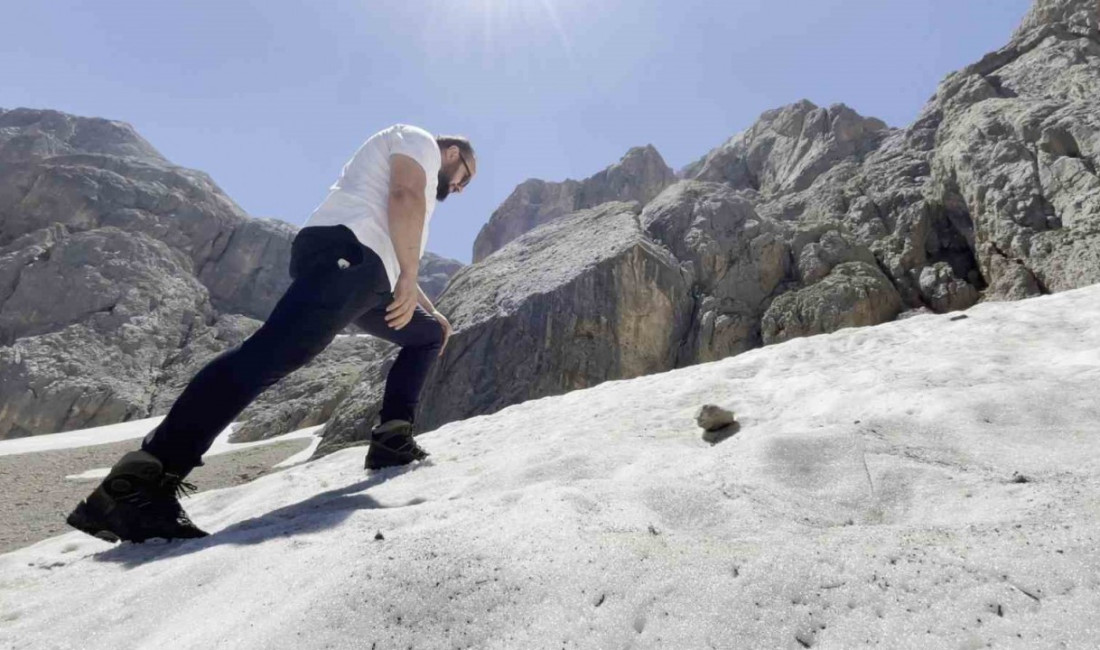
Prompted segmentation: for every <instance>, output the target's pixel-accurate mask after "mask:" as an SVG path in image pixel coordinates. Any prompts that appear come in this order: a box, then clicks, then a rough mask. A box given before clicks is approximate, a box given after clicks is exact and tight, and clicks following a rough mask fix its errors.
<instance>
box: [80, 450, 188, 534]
mask: <svg viewBox="0 0 1100 650" xmlns="http://www.w3.org/2000/svg"><path fill="white" fill-rule="evenodd" d="M195 489H196V488H195V486H194V485H192V484H190V483H186V482H184V480H183V476H181V475H179V474H173V473H171V472H166V471H164V466H163V465H162V464H161V462H160V460H159V459H158V458H157V457H156V456H153V455H152V454H150V453H148V452H146V451H142V450H138V451H131V452H129V453H127V454H126V455H124V456H123V457H122V458H121V459H120V460H119V461H118V462H117V463H115V466H114V467H112V468H111V471H110V473H109V474H107V478H105V479H103V482H102V483H100V484H99V487H97V488H96V489H95V490H94V491H93V492H92V493H91V494H90V495H89V496H88V498H87V499H84V500H83V501H81V502H80V504H79V505H78V506H77V507H76V509H74V510H73V511H72V513H71V514H69V516H68V518H67V519H66V520H65V521H66V523H68V524H69V525H70V526H72V527H73V528H76V529H77V530H80V531H83V532H85V533H88V534H89V535H92V536H93V537H98V538H99V539H102V540H106V541H108V542H118V541H128V542H144V541H145V540H147V539H150V538H153V537H161V538H164V539H168V540H171V539H188V538H192V537H205V536H207V535H208V534H209V533H207V532H206V531H204V530H201V529H199V528H198V527H197V526H195V524H193V523H191V518H190V517H188V516H187V513H186V512H184V510H183V507H182V506H180V503H179V501H178V500H177V496H184V495H189V494H190V493H192V492H194V491H195Z"/></svg>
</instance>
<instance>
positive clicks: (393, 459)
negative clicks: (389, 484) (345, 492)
mask: <svg viewBox="0 0 1100 650" xmlns="http://www.w3.org/2000/svg"><path fill="white" fill-rule="evenodd" d="M429 455H430V454H428V452H426V451H424V449H423V448H421V446H420V445H418V444H416V440H414V439H413V435H412V423H411V422H407V421H405V420H389V421H388V422H385V423H383V424H380V425H378V426H377V427H375V428H374V430H373V431H371V437H370V448H369V449H368V450H367V462H366V469H381V468H383V467H392V466H394V465H406V464H408V463H411V462H412V461H414V460H424V459H425V458H427V457H428V456H429Z"/></svg>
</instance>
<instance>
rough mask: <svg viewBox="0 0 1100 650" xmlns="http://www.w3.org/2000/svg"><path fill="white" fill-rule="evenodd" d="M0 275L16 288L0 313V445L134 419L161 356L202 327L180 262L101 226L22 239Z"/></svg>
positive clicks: (138, 237) (2, 253)
mask: <svg viewBox="0 0 1100 650" xmlns="http://www.w3.org/2000/svg"><path fill="white" fill-rule="evenodd" d="M0 276H3V277H5V278H11V277H13V276H15V277H17V278H18V281H17V283H16V284H15V286H14V290H13V291H11V293H10V294H8V295H7V296H6V299H5V300H4V301H3V306H2V307H0V329H2V331H3V335H4V336H5V339H6V341H5V343H6V344H5V345H3V346H0V405H2V406H0V438H10V437H17V436H25V435H33V434H37V433H43V432H53V431H66V430H69V429H74V428H83V427H89V426H97V425H100V424H110V423H114V422H122V421H126V420H130V419H133V418H136V417H145V416H146V415H147V414H148V413H149V409H150V403H151V401H152V399H153V396H154V394H155V392H156V390H157V383H158V381H159V379H160V374H161V369H162V367H163V366H164V364H165V363H166V361H167V360H168V358H169V356H170V354H171V353H172V352H173V351H174V350H176V349H177V348H179V347H180V346H183V345H186V343H187V340H188V336H189V333H190V332H191V331H193V330H195V329H197V328H202V327H204V326H205V323H206V322H207V321H208V320H210V319H212V318H213V316H214V313H213V308H212V307H211V305H210V302H209V294H208V293H207V292H206V290H205V289H204V288H203V286H202V285H201V284H200V283H199V282H198V281H197V280H196V279H194V278H193V277H192V276H191V275H190V274H189V273H187V271H186V260H185V258H183V256H182V255H180V254H178V253H174V252H173V251H171V250H170V249H169V248H168V247H167V246H165V245H164V244H163V243H162V242H159V241H157V240H155V239H152V238H150V237H147V236H145V235H143V234H140V233H124V232H122V231H120V230H118V229H117V228H112V227H105V228H98V229H94V230H88V231H84V232H78V233H69V232H68V231H67V229H66V228H65V226H63V225H60V224H55V225H53V226H51V227H50V228H48V229H43V230H39V231H35V232H32V233H29V234H27V235H24V236H23V237H20V238H19V239H17V240H15V241H14V242H12V243H11V244H9V245H8V246H6V247H4V248H2V249H0ZM9 286H10V285H9Z"/></svg>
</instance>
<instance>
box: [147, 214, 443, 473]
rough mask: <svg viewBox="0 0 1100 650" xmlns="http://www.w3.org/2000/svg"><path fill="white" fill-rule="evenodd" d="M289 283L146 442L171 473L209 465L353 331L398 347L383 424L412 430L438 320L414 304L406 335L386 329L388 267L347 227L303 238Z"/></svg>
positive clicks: (310, 230)
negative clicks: (261, 405) (283, 386)
mask: <svg viewBox="0 0 1100 650" xmlns="http://www.w3.org/2000/svg"><path fill="white" fill-rule="evenodd" d="M341 259H343V260H346V261H347V264H343V265H342V264H340V263H339V260H341ZM341 266H346V268H341ZM290 277H291V278H292V280H293V282H291V285H290V287H288V288H287V290H286V293H284V294H283V296H282V297H281V298H280V299H279V302H278V303H277V304H276V305H275V309H274V310H273V311H272V312H271V315H270V316H269V317H268V319H267V321H266V322H265V323H264V324H263V326H262V327H260V329H258V330H256V332H255V333H254V334H252V336H250V337H248V339H246V340H245V341H244V342H242V343H241V344H240V345H237V346H236V347H233V348H231V349H229V350H226V351H225V352H223V353H221V354H220V355H218V356H217V357H215V358H214V359H213V360H211V361H210V362H209V363H207V364H206V366H204V367H203V368H202V370H200V371H199V372H198V373H197V374H196V375H195V376H194V378H193V379H191V382H190V383H189V384H188V385H187V388H185V389H184V391H183V393H181V394H180V396H179V397H178V398H176V402H175V403H174V404H173V405H172V408H171V410H169V412H168V415H167V416H166V417H165V418H164V420H163V421H161V423H160V424H159V425H158V426H157V427H156V428H155V429H153V430H152V431H151V432H149V435H147V436H146V437H145V439H144V440H143V441H142V445H141V448H142V449H143V450H145V451H147V452H149V453H151V454H153V455H154V456H156V457H157V458H159V459H160V460H161V462H162V463H164V465H165V467H166V468H168V469H169V470H170V471H174V472H177V473H180V474H184V475H185V474H186V473H187V472H189V471H190V470H191V469H193V468H194V467H198V466H200V465H202V464H203V462H202V455H203V454H204V453H206V451H207V450H208V449H210V445H211V444H212V443H213V442H214V439H215V438H216V437H217V436H218V434H219V433H221V431H222V430H224V429H225V427H226V426H228V425H229V424H230V423H231V422H232V421H233V419H234V418H236V417H237V415H238V414H240V412H241V411H243V410H244V408H245V407H246V406H248V405H249V404H250V403H251V402H252V401H253V400H254V399H256V397H257V396H258V395H259V394H260V393H262V392H263V391H264V390H265V389H266V388H268V387H269V386H271V385H272V384H274V383H275V382H277V381H279V380H280V379H282V378H283V377H285V376H287V375H288V374H290V373H291V372H293V371H295V370H297V369H298V368H300V367H302V366H303V365H305V364H307V363H309V361H310V360H312V359H313V358H314V357H316V356H317V355H318V354H320V353H321V351H322V350H324V349H325V348H326V347H327V346H328V344H329V343H331V342H332V341H333V340H334V339H335V338H336V335H337V333H339V332H340V331H341V330H342V329H344V328H345V327H346V326H347V325H348V324H349V323H353V322H354V323H355V324H357V325H359V326H360V327H362V328H363V329H364V330H366V331H367V332H368V333H370V334H371V335H373V336H377V337H379V338H382V339H385V340H387V341H390V342H392V343H396V344H397V345H399V346H401V352H400V353H399V354H398V355H397V360H396V362H395V363H394V364H393V367H392V368H391V369H390V372H389V375H388V376H387V377H386V389H385V393H384V397H383V401H382V412H381V418H380V421H381V422H386V421H388V420H394V419H400V420H407V421H409V422H412V421H413V412H414V411H415V410H416V405H417V402H418V401H419V398H420V389H421V387H423V385H424V379H425V377H426V376H427V374H428V370H429V369H430V368H431V366H432V362H433V361H434V360H435V358H436V356H437V355H438V354H439V349H440V347H441V346H442V343H443V328H442V326H440V324H439V321H437V320H436V319H435V318H434V317H433V316H431V315H430V314H429V313H428V312H427V311H426V310H424V308H423V307H421V306H420V305H417V307H416V311H415V312H414V313H413V316H412V320H411V321H409V323H408V324H407V325H405V327H403V328H401V329H399V330H397V329H393V328H391V327H390V326H389V325H388V324H387V323H386V320H385V316H386V307H387V306H389V305H390V303H392V302H393V293H391V292H390V283H389V279H388V277H387V276H386V270H385V268H384V267H383V265H382V260H381V259H380V258H379V257H378V255H377V254H376V253H375V252H374V251H372V250H371V249H370V248H368V247H367V246H364V245H363V244H362V243H360V242H359V240H358V239H357V238H356V237H355V234H354V233H352V231H351V230H350V229H348V228H347V227H346V226H342V225H341V226H310V227H307V228H303V229H301V230H300V231H299V232H298V234H297V236H296V237H295V238H294V242H293V243H292V245H291V254H290Z"/></svg>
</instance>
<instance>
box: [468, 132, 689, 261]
mask: <svg viewBox="0 0 1100 650" xmlns="http://www.w3.org/2000/svg"><path fill="white" fill-rule="evenodd" d="M675 180H676V174H675V173H674V172H673V171H672V169H670V168H669V167H668V165H666V164H665V161H664V159H662V158H661V154H659V153H657V150H656V149H655V148H653V146H652V145H647V146H645V147H635V148H634V149H631V150H630V151H628V152H627V153H626V155H625V156H623V158H622V160H620V161H619V162H618V163H616V164H614V165H612V166H610V167H608V168H607V169H604V170H603V171H601V172H599V173H598V174H596V175H595V176H592V177H591V178H587V179H585V180H583V181H574V180H566V181H564V182H562V183H550V182H546V181H540V180H536V179H531V180H527V181H525V182H523V183H522V184H520V186H519V187H517V188H516V189H515V191H513V192H512V194H511V195H510V196H509V197H508V198H507V199H505V201H504V203H502V204H501V206H500V207H499V208H497V209H496V211H495V212H493V215H492V217H490V219H489V223H487V224H485V226H484V227H483V228H482V229H481V232H479V233H478V236H477V239H476V240H475V241H474V252H473V261H474V263H477V262H480V261H481V260H483V259H485V258H486V257H488V256H489V255H490V254H492V253H493V252H494V251H496V250H498V249H500V248H501V247H502V246H504V245H505V244H507V243H508V242H510V241H512V240H513V239H515V238H517V237H519V236H520V235H522V234H523V233H525V232H528V231H530V230H532V229H534V228H536V227H537V226H539V225H541V224H544V223H547V222H549V221H553V220H554V219H557V218H558V217H561V216H563V215H566V214H569V213H570V212H574V211H577V210H583V209H585V208H591V207H595V206H597V205H600V204H602V203H607V202H609V201H638V202H640V203H642V204H645V203H648V202H649V201H650V199H652V198H653V197H655V196H657V195H658V194H659V193H660V192H661V190H663V189H664V188H665V187H668V186H669V185H670V184H672V183H673V182H674V181H675Z"/></svg>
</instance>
